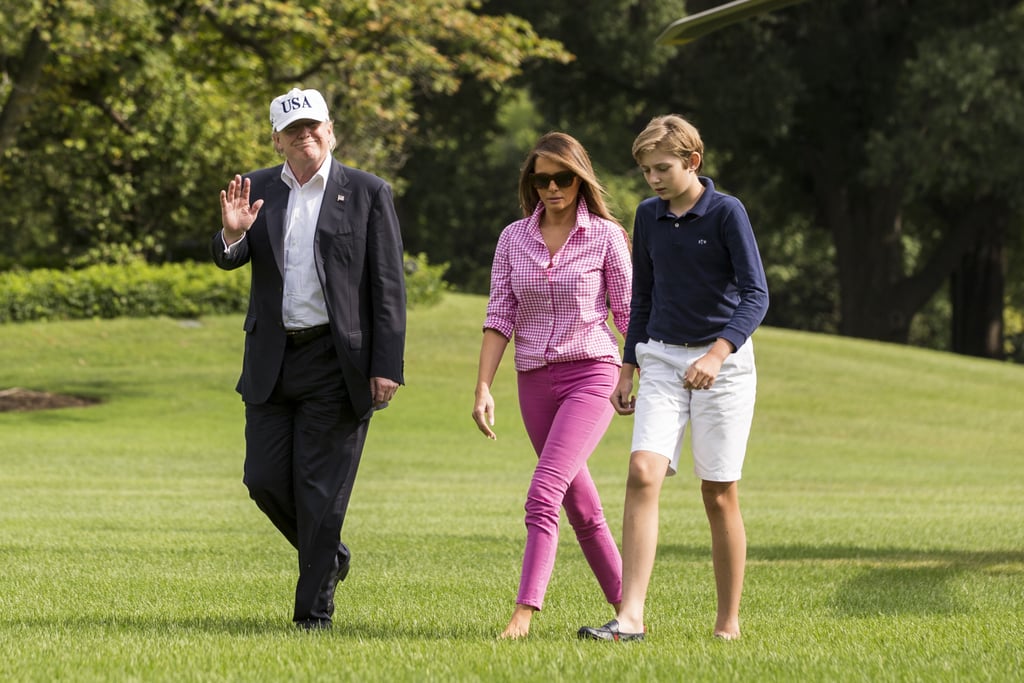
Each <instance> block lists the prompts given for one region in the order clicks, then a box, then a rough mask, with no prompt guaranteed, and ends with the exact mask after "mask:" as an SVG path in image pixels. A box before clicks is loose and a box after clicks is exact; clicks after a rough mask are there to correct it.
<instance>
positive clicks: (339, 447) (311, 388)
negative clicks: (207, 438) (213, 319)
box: [243, 334, 369, 621]
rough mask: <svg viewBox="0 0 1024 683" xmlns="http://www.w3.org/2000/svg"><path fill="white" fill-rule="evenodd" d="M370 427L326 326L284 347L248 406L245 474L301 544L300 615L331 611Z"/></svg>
mask: <svg viewBox="0 0 1024 683" xmlns="http://www.w3.org/2000/svg"><path fill="white" fill-rule="evenodd" d="M368 427H369V420H368V419H367V420H359V419H358V418H357V417H356V415H355V411H354V410H353V409H352V404H351V402H350V401H349V397H348V392H347V391H346V388H345V383H344V380H343V378H342V375H341V371H340V369H339V368H338V360H337V356H336V351H335V349H334V345H333V342H332V340H331V335H329V334H328V335H325V336H323V337H320V338H319V339H316V340H314V341H312V342H310V343H308V344H306V345H304V346H300V347H297V348H289V349H287V350H286V351H285V358H284V363H283V365H282V368H281V375H280V377H279V378H278V381H277V385H276V386H275V388H274V391H273V393H272V394H271V396H270V399H269V400H268V401H267V402H266V403H261V404H252V403H247V404H246V406H245V442H246V448H245V476H244V479H243V481H244V482H245V485H246V487H247V488H248V489H249V495H250V496H251V497H252V499H253V500H254V501H255V502H256V505H257V506H258V507H259V509H260V510H262V511H263V513H264V514H266V516H267V517H269V518H270V521H271V522H273V523H274V526H276V527H277V529H278V530H279V531H280V532H281V533H282V534H283V535H284V537H285V538H287V539H288V542H289V543H291V544H292V546H294V547H295V549H296V550H298V559H299V578H298V581H297V583H296V586H295V613H294V617H293V619H294V620H295V621H300V620H306V619H330V618H331V617H332V616H333V611H334V601H333V578H334V575H335V574H336V573H337V571H338V567H339V564H340V563H342V562H343V561H345V562H347V560H348V548H347V547H346V546H345V545H344V544H343V543H342V542H341V527H342V524H343V523H344V521H345V513H346V511H347V510H348V503H349V497H350V496H351V495H352V485H353V484H354V482H355V478H356V472H357V470H358V469H359V460H360V458H361V456H362V452H363V445H364V444H365V442H366V433H367V429H368Z"/></svg>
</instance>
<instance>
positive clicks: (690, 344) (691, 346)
mask: <svg viewBox="0 0 1024 683" xmlns="http://www.w3.org/2000/svg"><path fill="white" fill-rule="evenodd" d="M651 341H653V342H658V343H659V344H667V345H668V346H682V347H683V348H687V349H695V348H697V347H698V346H708V345H709V344H714V343H715V342H716V341H718V337H715V338H714V339H705V340H704V341H698V342H670V341H665V340H664V339H651Z"/></svg>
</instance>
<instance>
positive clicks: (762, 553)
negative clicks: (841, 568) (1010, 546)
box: [658, 545, 1024, 616]
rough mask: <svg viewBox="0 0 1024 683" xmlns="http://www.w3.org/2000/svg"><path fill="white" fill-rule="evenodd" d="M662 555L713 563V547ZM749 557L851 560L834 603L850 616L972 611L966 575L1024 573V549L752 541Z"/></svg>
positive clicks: (782, 560)
mask: <svg viewBox="0 0 1024 683" xmlns="http://www.w3.org/2000/svg"><path fill="white" fill-rule="evenodd" d="M658 553H659V555H660V556H662V557H674V558H676V559H679V560H683V561H696V562H701V561H706V562H710V559H711V558H710V547H704V548H701V547H697V546H667V547H662V548H659V549H658ZM747 561H748V562H759V563H767V564H769V565H770V564H777V563H778V564H786V563H791V562H796V563H801V564H804V563H810V564H814V563H822V564H830V565H834V564H836V563H843V564H846V565H847V566H849V567H850V568H851V571H852V574H853V575H852V576H850V577H849V578H848V579H846V580H845V581H843V582H842V583H840V584H839V586H838V587H837V588H836V590H835V593H834V595H833V598H832V600H831V601H830V605H831V606H832V607H833V608H834V609H835V610H837V611H839V612H841V613H843V614H846V615H849V616H874V615H891V616H896V615H934V614H955V613H962V612H970V611H973V610H974V609H975V607H974V605H973V604H972V603H971V601H970V600H969V595H968V594H967V593H966V592H964V591H963V590H962V589H961V588H959V587H958V585H959V584H960V583H962V580H963V578H964V577H965V576H968V575H971V574H979V573H984V574H987V575H989V576H1012V577H1020V576H1024V551H1019V550H1007V551H969V550H916V549H907V548H865V547H857V546H810V545H785V546H750V547H749V548H748V550H747Z"/></svg>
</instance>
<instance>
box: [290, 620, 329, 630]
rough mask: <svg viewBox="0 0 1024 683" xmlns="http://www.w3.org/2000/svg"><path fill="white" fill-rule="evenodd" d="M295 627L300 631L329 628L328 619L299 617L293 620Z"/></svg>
mask: <svg viewBox="0 0 1024 683" xmlns="http://www.w3.org/2000/svg"><path fill="white" fill-rule="evenodd" d="M295 628H297V629H299V630H300V631H327V630H330V628H331V620H330V619H317V618H315V617H314V618H311V619H299V620H298V621H296V622H295Z"/></svg>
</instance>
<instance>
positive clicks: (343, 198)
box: [338, 194, 345, 202]
mask: <svg viewBox="0 0 1024 683" xmlns="http://www.w3.org/2000/svg"><path fill="white" fill-rule="evenodd" d="M338 201H339V202H343V201H345V195H343V194H339V195H338Z"/></svg>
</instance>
